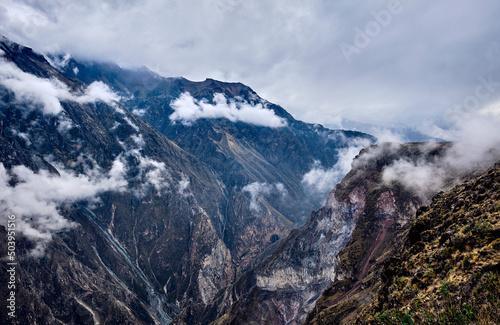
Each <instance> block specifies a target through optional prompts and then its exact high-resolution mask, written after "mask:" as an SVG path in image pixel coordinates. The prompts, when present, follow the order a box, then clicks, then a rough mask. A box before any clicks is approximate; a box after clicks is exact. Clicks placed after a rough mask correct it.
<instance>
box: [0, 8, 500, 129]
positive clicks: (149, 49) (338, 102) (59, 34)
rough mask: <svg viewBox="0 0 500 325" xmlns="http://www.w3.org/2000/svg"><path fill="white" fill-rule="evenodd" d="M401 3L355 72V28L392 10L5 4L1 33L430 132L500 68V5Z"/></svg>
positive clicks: (305, 114)
mask: <svg viewBox="0 0 500 325" xmlns="http://www.w3.org/2000/svg"><path fill="white" fill-rule="evenodd" d="M402 4H403V7H404V11H403V12H402V13H401V14H400V15H397V16H394V17H393V19H392V21H391V23H390V25H388V26H387V27H386V28H384V29H383V30H382V31H381V33H380V35H378V36H377V37H376V38H374V39H372V41H371V43H370V45H369V46H367V47H366V48H365V49H363V51H362V53H361V54H360V55H356V56H353V60H352V62H351V63H350V64H348V63H347V62H346V60H345V58H344V56H343V54H342V51H341V50H340V47H339V45H340V44H341V43H342V42H348V43H350V44H352V42H353V38H354V36H355V30H354V28H356V27H359V28H360V29H364V28H365V26H366V24H367V23H368V22H369V21H371V20H373V16H372V12H378V11H380V10H382V9H385V8H386V5H387V3H385V2H384V1H366V2H363V3H358V2H356V3H355V2H352V1H347V0H344V1H336V2H335V4H331V1H328V0H311V1H302V0H289V1H284V0H257V1H241V0H197V1H194V0H185V1H178V0H173V1H167V2H165V1H159V0H143V1H120V2H118V1H106V2H102V1H96V0H87V1H76V2H75V1H69V0H59V1H33V0H3V1H2V2H1V5H0V6H1V7H2V8H1V9H0V21H2V24H1V25H0V34H4V35H6V36H7V37H9V38H11V39H13V40H15V41H18V42H21V43H24V44H26V45H28V46H31V47H33V48H35V49H38V50H40V51H44V52H46V51H53V50H59V51H61V52H63V53H65V52H68V51H69V52H71V53H72V54H73V55H75V56H78V57H84V58H92V59H100V60H108V61H117V62H118V63H119V64H120V65H128V66H130V65H133V66H141V65H143V64H145V65H147V66H149V67H150V68H152V69H153V70H154V71H159V72H161V73H162V74H164V75H166V76H184V77H186V78H188V79H193V80H203V79H205V78H207V77H211V78H216V79H217V78H218V79H223V80H226V81H239V82H243V83H245V84H247V85H250V86H251V87H252V88H253V89H254V90H256V91H257V92H258V93H259V94H260V95H262V96H263V97H265V98H266V99H268V100H270V101H272V102H275V103H278V104H280V105H282V106H283V107H285V108H286V109H287V110H288V111H289V112H290V113H292V114H293V115H294V116H295V117H296V118H298V119H302V120H306V121H309V122H316V123H332V124H333V123H334V122H335V119H336V117H337V116H339V115H341V116H343V117H344V118H346V119H350V120H355V121H358V122H364V123H371V124H379V125H383V126H386V127H396V126H402V127H406V126H420V125H421V124H422V122H423V121H425V120H426V119H431V120H435V119H438V118H442V116H443V114H444V113H445V111H446V110H447V109H449V108H451V107H453V104H454V103H455V102H460V101H461V100H463V98H465V97H466V96H468V95H470V93H471V92H474V87H475V84H477V76H478V75H487V74H488V73H489V72H491V71H492V69H493V68H495V65H496V67H498V63H499V62H500V61H499V60H498V57H499V55H498V53H499V48H500V47H499V46H498V30H499V28H500V20H499V19H498V17H497V14H496V13H497V12H498V10H499V8H500V3H496V2H487V1H482V2H472V1H460V2H457V1H453V0H442V1H430V0H424V1H418V2H417V1H402ZM450 8H453V10H450ZM463 17H467V22H466V23H464V21H463V19H462V18H463ZM415 30H418V31H419V33H415V32H414V31H415ZM160 31H161V32H160ZM457 53H460V54H459V55H458V54H457ZM497 79H498V78H497ZM497 95H498V93H497V94H495V96H497Z"/></svg>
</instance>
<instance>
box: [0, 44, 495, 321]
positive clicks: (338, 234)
mask: <svg viewBox="0 0 500 325" xmlns="http://www.w3.org/2000/svg"><path fill="white" fill-rule="evenodd" d="M0 125H1V130H0V162H1V165H0V188H1V192H0V193H1V194H0V208H1V210H2V215H4V216H8V215H9V216H12V215H14V216H15V220H16V227H17V231H16V237H15V241H16V261H17V266H16V276H17V278H16V306H17V318H16V320H15V321H16V322H17V324H56V323H64V324H103V323H105V324H169V323H173V324H209V323H212V322H213V323H214V324H303V323H304V322H306V323H311V324H336V323H345V324H349V323H352V322H355V321H356V322H358V323H361V324H363V323H368V322H374V323H376V322H383V321H386V320H387V323H388V324H392V323H390V322H391V321H394V322H396V321H399V320H398V317H400V318H402V317H406V315H407V314H408V315H410V316H411V317H413V318H412V319H417V317H420V318H419V319H421V317H422V313H421V312H420V311H419V309H418V308H416V309H415V310H413V309H411V308H412V307H410V309H409V310H411V313H406V312H405V313H404V315H403V314H401V312H400V310H402V308H403V307H404V308H407V307H408V306H410V305H411V306H413V305H412V304H414V303H415V299H417V298H416V297H417V293H419V292H424V291H425V290H426V291H425V292H426V294H425V295H423V296H422V298H419V299H423V301H424V302H425V299H431V298H430V297H434V296H433V295H432V294H433V291H432V290H434V289H435V288H437V287H438V286H439V285H438V284H439V281H448V282H450V281H452V282H453V281H455V282H453V285H454V286H453V288H454V289H453V290H455V291H454V292H456V293H457V294H458V293H459V292H462V291H463V292H465V291H466V290H465V289H463V287H464V286H466V283H468V282H467V281H469V282H470V281H472V280H470V278H467V279H469V280H467V279H466V280H464V281H462V280H460V281H461V282H460V281H459V282H456V280H455V278H453V279H452V278H450V277H445V276H443V275H442V273H443V272H448V273H449V271H450V266H446V265H439V267H438V266H437V265H435V263H434V264H432V263H433V261H432V260H430V259H429V258H430V257H429V256H427V255H429V254H427V255H426V256H424V255H423V254H424V252H422V250H423V247H427V248H429V247H431V246H429V245H431V244H432V245H434V244H436V240H437V243H438V244H439V245H441V244H442V245H448V246H450V245H451V244H450V243H453V247H454V248H450V249H449V252H448V253H449V254H448V253H446V254H448V255H449V256H448V255H446V256H448V257H447V258H449V257H450V256H453V257H454V258H455V260H457V261H462V260H464V262H463V265H465V264H466V262H465V257H464V256H469V257H467V259H468V262H467V263H469V264H467V266H464V267H463V268H462V269H463V270H465V271H467V272H468V270H472V271H471V272H472V273H473V274H474V277H475V278H481V279H483V278H482V277H483V276H486V275H485V274H488V276H490V275H491V276H490V278H488V279H489V280H488V279H486V280H484V281H483V282H481V286H475V287H474V288H475V289H474V290H476V289H477V290H483V291H481V292H486V293H485V294H484V295H482V296H481V297H483V298H484V297H486V298H484V299H483V298H481V299H483V300H478V301H480V302H481V304H482V305H481V306H484V308H487V309H486V313H487V314H488V315H489V316H488V317H491V319H495V318H494V317H497V316H498V309H494V308H493V307H492V306H494V303H493V304H490V305H491V306H490V305H488V304H487V303H486V301H490V300H491V299H493V300H492V301H496V300H494V299H498V294H497V292H496V291H494V289H491V288H494V284H495V283H497V282H498V260H497V255H498V254H497V253H495V247H496V246H495V245H497V243H496V242H497V241H498V198H497V197H496V196H495V195H494V194H495V193H497V192H498V188H497V187H498V186H497V183H498V180H497V176H498V172H496V171H495V169H493V170H490V171H489V172H486V173H485V174H483V175H482V176H480V175H481V173H484V172H485V171H486V170H487V169H488V167H490V166H491V165H493V164H494V163H495V162H496V161H498V159H499V158H500V156H499V155H498V152H497V151H495V150H491V155H490V156H489V158H491V159H486V160H484V161H482V162H481V164H476V165H474V166H473V167H470V166H467V167H464V166H461V165H457V164H455V163H453V162H450V161H452V160H450V157H455V156H453V154H454V152H455V149H456V146H455V145H454V144H452V143H447V142H437V143H436V142H434V143H408V144H395V143H381V144H375V142H376V139H375V138H374V137H373V136H371V135H368V134H365V133H361V132H356V131H348V130H335V129H328V128H325V127H323V126H321V125H319V124H310V123H305V122H302V121H299V120H296V119H295V118H294V117H293V116H292V115H290V114H289V113H288V112H287V111H286V110H285V109H284V108H282V107H280V106H278V105H275V104H272V103H270V102H268V101H266V100H265V99H263V98H261V97H260V96H259V95H258V94H257V93H256V92H254V91H253V90H252V89H251V88H250V87H248V86H245V85H243V84H241V83H226V82H220V81H216V80H212V79H207V80H205V81H201V82H193V81H189V80H187V79H184V78H181V77H176V78H166V77H162V76H160V75H158V74H156V73H154V72H152V71H150V70H149V69H147V68H140V69H126V68H122V67H120V66H118V65H116V64H113V63H103V62H94V61H89V60H83V59H78V58H72V57H71V56H69V55H60V54H50V55H49V54H47V55H41V54H38V53H36V52H35V51H33V50H32V49H30V48H28V47H24V46H22V45H19V44H16V43H14V42H11V41H10V40H8V39H6V38H2V39H1V40H0ZM355 156H356V158H355V159H354V161H353V160H352V159H353V158H354V157H355ZM497 167H498V166H497ZM497 167H496V168H497ZM416 168H419V171H421V170H424V171H425V172H426V173H429V174H425V175H426V176H425V182H424V179H423V178H424V177H423V175H424V174H422V173H421V172H419V173H415V174H412V172H414V170H415V169H416ZM497 169H498V168H497ZM346 174H347V175H346ZM412 175H413V176H412ZM344 176H345V177H344ZM408 176H409V177H408ZM476 177H479V178H477V180H474V179H475V178H476ZM429 180H432V182H429ZM464 181H469V182H472V183H466V184H469V185H461V186H462V187H455V186H460V185H459V184H462V183H463V182H464ZM474 182H475V183H474ZM488 182H489V183H488ZM470 184H475V185H470ZM454 187H455V189H453V188H454ZM479 187H480V188H484V191H483V192H480V191H481V190H480V189H478V188H479ZM452 189H453V190H452ZM443 190H451V192H449V194H443V193H441V194H439V196H437V198H438V199H437V198H434V199H433V197H434V195H436V194H437V193H439V192H440V191H443ZM485 191H490V192H491V193H490V192H487V193H488V194H485V193H486V192H485ZM495 191H496V192H495ZM469 192H470V193H469ZM454 195H459V196H460V197H461V199H462V200H464V202H472V203H470V204H469V203H467V204H461V205H460V206H459V208H460V209H462V210H460V216H468V217H467V218H465V217H464V218H465V219H464V220H463V222H462V221H460V222H461V225H462V226H463V227H469V228H470V229H472V230H470V231H469V232H464V230H463V229H462V228H460V229H458V228H457V229H453V230H448V228H447V227H449V226H450V224H451V223H453V221H452V219H450V218H453V216H448V217H447V218H448V219H446V220H448V221H445V219H443V220H442V219H440V218H438V217H432V220H434V221H433V222H434V223H433V224H432V227H434V228H432V229H439V230H432V229H431V228H429V227H431V223H429V222H428V221H424V222H422V221H421V220H422V218H427V219H425V220H428V219H429V218H431V217H430V216H434V215H439V216H441V215H443V214H444V212H445V211H446V210H447V209H448V208H449V207H448V206H449V205H450V204H453V203H452V202H454V198H453V197H454ZM478 196H479V198H478ZM469 197H470V199H469ZM486 198H489V200H488V201H487V203H484V204H485V208H484V209H482V208H481V209H479V208H478V205H477V204H479V203H480V202H483V201H485V200H486ZM478 202H479V203H478ZM485 202H486V201H485ZM429 204H432V205H431V207H430V208H429V207H425V208H421V206H427V205H429ZM481 204H482V203H481ZM459 208H456V209H459ZM450 209H452V210H453V209H455V208H454V207H453V208H450ZM473 209H476V210H474V211H478V212H474V214H473V217H472V216H469V215H470V212H469V210H471V211H472V210H473ZM311 211H312V213H311ZM453 211H455V210H453ZM457 211H458V210H457ZM485 211H486V212H485ZM443 218H444V217H443ZM483 218H486V219H484V220H483ZM460 220H462V219H460ZM486 222H487V223H488V224H485V223H486ZM443 223H444V225H443ZM1 225H2V226H0V233H1V234H0V237H1V240H0V247H1V249H2V256H3V254H4V253H3V252H7V246H8V243H7V238H8V236H7V229H8V226H7V219H4V220H2V223H1ZM468 225H469V226H468ZM478 225H479V226H478ZM436 227H437V228H436ZM478 227H479V228H478ZM476 228H477V229H476ZM478 229H479V230H478ZM482 230H484V231H483V232H481V231H482ZM447 231H448V232H449V231H452V232H453V233H450V234H449V235H446V236H445V235H442V233H443V232H444V233H446V232H447ZM420 233H425V234H426V235H422V236H420ZM457 233H463V234H464V236H461V237H460V236H459V237H460V238H459V239H456V240H462V241H463V242H464V245H461V244H455V242H456V240H455V237H457V236H458V235H457ZM479 235H481V236H483V237H484V236H486V237H484V238H485V239H484V240H482V241H477V245H476V244H475V243H476V241H475V239H476V237H477V236H479ZM440 236H441V237H440ZM443 236H445V237H446V238H444V237H443ZM471 236H472V237H471ZM462 237H464V238H465V239H464V238H462ZM437 238H441V239H440V240H438V239H437ZM438 244H436V245H437V246H432V249H433V252H434V251H435V252H436V253H435V254H445V253H443V252H442V249H443V247H444V246H443V247H441V246H439V245H438ZM448 246H447V247H448ZM467 247H469V248H467ZM463 250H465V251H466V253H464V254H462V253H460V254H459V253H457V252H462V251H463ZM483 251H484V252H486V253H482V252H483ZM466 254H469V255H466ZM474 254H475V255H474ZM458 255H460V256H458ZM462 255H463V256H462ZM443 256H444V255H443ZM457 256H458V257H457ZM410 258H411V259H412V260H413V261H414V260H415V259H419V260H422V261H425V262H426V263H428V264H429V268H432V270H434V276H432V277H429V276H425V279H427V280H425V281H424V278H423V275H420V273H421V272H424V271H425V270H424V271H422V270H421V269H412V267H414V265H415V263H414V262H409V260H410ZM395 261H405V262H404V263H406V264H404V265H405V268H404V269H403V268H402V266H401V265H402V264H398V263H396V262H395ZM471 261H472V264H473V265H474V266H472V267H469V266H470V265H471ZM391 263H392V264H391ZM411 263H413V264H411ZM478 265H479V266H478ZM486 265H487V267H484V268H483V267H482V266H486ZM1 267H2V272H1V277H2V278H1V281H2V283H7V282H8V273H7V264H5V263H3V264H2V266H1ZM462 269H461V270H462ZM465 271H464V272H465ZM419 272H420V273H419ZM425 272H426V271H425ZM425 272H424V273H425ZM460 272H462V271H460ZM456 273H457V274H458V273H459V272H458V271H457V272H456ZM469 273H470V272H469ZM426 274H427V273H426ZM402 277H404V278H405V279H406V280H405V281H403V280H401V281H400V278H402ZM457 277H458V275H457ZM495 277H496V278H495ZM460 279H465V276H460ZM495 279H496V280H495ZM419 281H420V282H419ZM488 281H489V282H488ZM495 281H497V282H495ZM403 282H404V283H403ZM448 282H447V283H448ZM409 283H411V284H412V285H413V284H416V286H417V287H418V289H419V290H421V291H415V292H412V293H411V294H409V293H407V291H408V290H413V289H412V288H413V287H412V286H410V285H409ZM450 283H451V282H450ZM492 283H493V285H492ZM483 284H484V285H483ZM389 288H391V289H389ZM393 288H397V290H398V292H400V294H399V295H391V296H390V297H386V296H384V294H386V293H387V292H388V291H393ZM457 288H461V289H460V290H458V289H457ZM485 288H486V289H485ZM405 290H406V291H405ZM415 290H416V289H415ZM468 290H469V291H467V292H470V289H468ZM477 290H476V291H477ZM484 290H486V291H484ZM490 293H491V295H493V296H492V297H493V298H491V297H490V296H489V294H490ZM8 294H9V293H8V292H7V291H6V290H4V288H2V290H1V292H0V299H1V300H2V301H6V299H7V296H8ZM495 295H496V296H495ZM471 297H474V296H473V295H471V294H469V295H468V296H467V297H466V298H464V299H468V300H467V302H468V303H469V302H470V303H471V304H472V301H475V300H474V298H471ZM490 298H491V299H490ZM490 302H491V301H490ZM488 306H489V307H488ZM473 307H474V306H473ZM471 308H472V307H471ZM474 308H475V307H474ZM481 308H482V307H481ZM481 308H479V309H477V310H476V309H474V311H476V314H477V313H479V312H480V311H482V310H483V309H484V308H483V309H481ZM488 308H489V309H488ZM471 310H472V309H471ZM4 312H5V309H3V310H2V314H1V319H2V323H5V324H8V323H9V322H11V320H12V319H10V318H9V316H8V315H7V314H5V313H4ZM438 312H439V311H437V309H436V314H437V313H438ZM495 313H496V314H495ZM374 315H377V316H376V317H375V316H374ZM401 315H402V316H401ZM495 315H496V316H495Z"/></svg>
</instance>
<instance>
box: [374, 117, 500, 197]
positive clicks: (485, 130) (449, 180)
mask: <svg viewBox="0 0 500 325" xmlns="http://www.w3.org/2000/svg"><path fill="white" fill-rule="evenodd" d="M498 125H500V116H498V115H497V114H496V111H494V110H493V111H492V112H490V111H481V112H479V114H475V115H471V116H469V118H468V120H467V121H464V122H463V123H462V125H461V126H460V127H459V128H457V129H455V130H454V135H453V137H454V138H456V139H457V141H455V142H453V143H452V144H451V145H450V147H449V148H448V149H447V150H446V152H445V153H444V155H442V156H439V157H436V158H434V159H418V160H417V161H414V160H410V159H399V160H397V161H395V162H393V163H392V164H391V165H390V166H388V167H386V168H385V169H384V171H383V174H382V179H383V181H384V183H385V184H392V183H393V182H399V183H400V184H402V185H404V186H405V187H407V188H408V189H410V190H412V191H413V192H414V193H415V194H417V195H418V196H420V197H421V198H422V199H424V200H428V199H430V198H431V197H432V196H433V195H434V194H436V193H437V192H439V191H441V190H444V189H446V188H447V187H450V186H451V185H454V184H455V183H458V182H461V177H460V175H463V174H464V173H474V172H480V171H483V170H484V169H486V168H488V167H490V166H491V165H492V164H494V163H495V162H497V161H499V160H500V128H498ZM437 145H438V144H432V143H430V144H427V145H426V146H423V149H424V150H423V151H424V156H425V152H430V151H431V150H433V149H434V148H435V147H436V146H437ZM393 146H394V149H395V150H396V149H397V147H398V146H397V145H393Z"/></svg>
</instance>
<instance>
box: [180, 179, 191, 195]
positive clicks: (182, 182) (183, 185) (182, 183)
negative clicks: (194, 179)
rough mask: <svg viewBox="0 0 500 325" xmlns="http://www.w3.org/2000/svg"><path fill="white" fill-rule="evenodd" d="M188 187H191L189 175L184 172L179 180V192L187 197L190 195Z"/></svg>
mask: <svg viewBox="0 0 500 325" xmlns="http://www.w3.org/2000/svg"><path fill="white" fill-rule="evenodd" d="M188 187H189V177H187V176H186V175H184V174H182V175H181V179H180V181H179V194H180V195H181V196H183V197H186V196H187V195H188V193H186V191H187V189H188Z"/></svg>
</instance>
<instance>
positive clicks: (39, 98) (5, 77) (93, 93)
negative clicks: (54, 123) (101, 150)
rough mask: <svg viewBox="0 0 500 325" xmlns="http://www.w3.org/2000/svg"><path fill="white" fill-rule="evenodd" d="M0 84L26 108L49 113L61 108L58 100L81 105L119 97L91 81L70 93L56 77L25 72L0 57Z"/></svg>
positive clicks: (107, 88) (107, 101)
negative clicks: (49, 77) (48, 77)
mask: <svg viewBox="0 0 500 325" xmlns="http://www.w3.org/2000/svg"><path fill="white" fill-rule="evenodd" d="M0 84H1V85H3V86H4V87H6V88H7V89H9V90H11V91H12V92H14V94H15V98H16V100H17V101H18V102H21V103H23V104H27V105H29V106H28V108H29V109H34V108H36V107H40V108H41V110H42V112H43V113H44V114H51V115H56V114H58V113H60V112H61V111H62V106H61V103H60V101H73V102H77V103H80V104H84V103H95V102H96V101H103V102H105V103H108V104H111V103H112V102H114V101H118V100H119V99H120V97H119V96H118V95H116V94H114V93H113V92H112V91H111V90H110V89H109V87H108V86H107V85H106V84H104V83H103V82H100V81H97V82H93V83H92V84H90V85H89V86H88V87H87V88H86V89H85V90H84V92H83V94H72V93H71V92H70V90H69V88H68V86H66V85H65V84H64V83H62V82H61V81H59V80H57V79H55V78H52V79H44V78H39V77H37V76H35V75H32V74H30V73H26V72H24V71H22V70H21V69H19V68H18V67H17V66H16V65H15V64H13V63H11V62H8V61H7V60H5V59H4V58H0ZM40 105H41V106H40Z"/></svg>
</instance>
